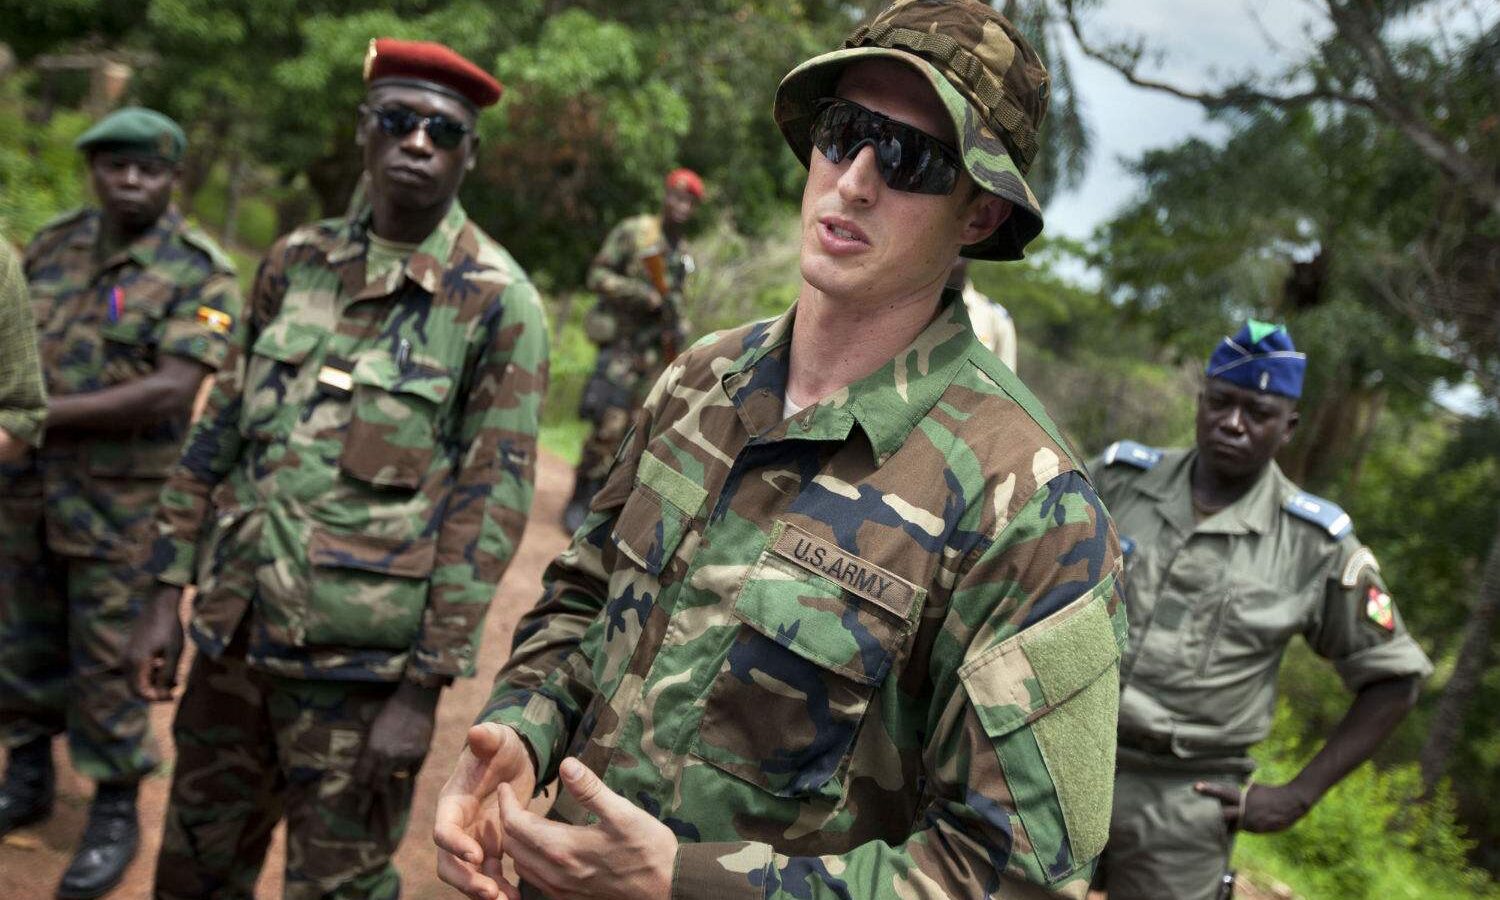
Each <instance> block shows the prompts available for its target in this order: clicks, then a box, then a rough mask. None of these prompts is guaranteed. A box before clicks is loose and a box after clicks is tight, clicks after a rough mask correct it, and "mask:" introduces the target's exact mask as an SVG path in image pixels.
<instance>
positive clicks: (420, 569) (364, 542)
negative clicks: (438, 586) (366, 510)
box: [307, 528, 437, 578]
mask: <svg viewBox="0 0 1500 900" xmlns="http://www.w3.org/2000/svg"><path fill="white" fill-rule="evenodd" d="M436 557H437V541H435V540H433V539H432V538H413V539H411V540H402V539H399V538H382V537H375V536H373V535H368V534H335V533H333V532H331V531H326V530H324V529H322V528H314V529H313V531H312V542H311V544H310V546H309V547H308V549H307V560H308V562H310V563H312V564H313V565H314V566H321V567H323V568H338V569H360V570H362V571H365V572H377V573H380V574H382V575H398V576H401V577H405V578H426V577H428V576H430V575H431V574H432V565H433V561H434V560H435V559H436Z"/></svg>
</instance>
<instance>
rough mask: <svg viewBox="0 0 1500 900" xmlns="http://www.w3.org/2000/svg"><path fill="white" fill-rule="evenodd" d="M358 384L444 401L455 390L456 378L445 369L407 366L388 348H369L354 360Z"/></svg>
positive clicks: (355, 376)
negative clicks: (397, 359) (386, 350)
mask: <svg viewBox="0 0 1500 900" xmlns="http://www.w3.org/2000/svg"><path fill="white" fill-rule="evenodd" d="M351 377H352V378H353V380H354V383H355V384H363V385H369V386H370V387H377V388H380V389H381V390H384V391H389V392H390V393H392V394H412V395H415V396H417V397H421V398H423V399H424V400H430V401H431V402H433V403H442V402H443V401H444V400H447V399H448V395H449V394H450V393H451V392H452V391H453V379H452V378H450V377H449V376H448V373H447V371H446V370H444V369H439V368H436V367H433V366H425V365H418V364H416V363H409V364H407V365H406V366H405V367H404V368H403V367H402V366H399V365H397V364H396V360H395V358H394V357H393V356H391V355H390V354H389V353H387V352H385V351H384V350H379V351H373V350H372V351H366V352H364V353H361V354H359V356H358V358H356V359H355V361H354V371H353V372H352V373H351Z"/></svg>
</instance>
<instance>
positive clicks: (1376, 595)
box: [1365, 584, 1396, 633]
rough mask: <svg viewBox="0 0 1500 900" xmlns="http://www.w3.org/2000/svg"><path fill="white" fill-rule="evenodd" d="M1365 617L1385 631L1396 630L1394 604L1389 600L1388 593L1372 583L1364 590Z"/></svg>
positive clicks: (1391, 631) (1392, 631)
mask: <svg viewBox="0 0 1500 900" xmlns="http://www.w3.org/2000/svg"><path fill="white" fill-rule="evenodd" d="M1365 618H1367V619H1369V620H1370V621H1371V622H1374V623H1375V624H1376V625H1377V626H1379V627H1380V628H1383V629H1385V630H1386V631H1387V632H1390V633H1394V632H1395V630H1396V604H1394V603H1392V602H1391V595H1390V594H1387V593H1386V592H1385V591H1382V590H1381V589H1380V588H1378V587H1376V586H1375V585H1373V584H1372V585H1370V589H1369V590H1368V591H1366V592H1365Z"/></svg>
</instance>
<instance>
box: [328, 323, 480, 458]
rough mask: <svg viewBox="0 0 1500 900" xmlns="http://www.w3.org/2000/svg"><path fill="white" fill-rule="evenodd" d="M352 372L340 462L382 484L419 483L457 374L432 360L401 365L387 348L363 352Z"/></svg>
mask: <svg viewBox="0 0 1500 900" xmlns="http://www.w3.org/2000/svg"><path fill="white" fill-rule="evenodd" d="M350 378H351V381H352V382H353V385H354V398H353V406H352V410H351V414H350V420H349V434H348V437H347V438H346V439H345V441H344V449H343V452H342V453H341V454H340V456H339V468H340V469H341V470H343V472H344V473H345V474H347V475H349V476H351V477H353V478H357V479H359V480H360V481H364V482H368V483H369V484H373V485H378V486H380V487H397V488H415V487H417V486H419V485H420V484H421V483H422V481H423V479H424V478H425V477H426V476H427V473H428V470H429V469H430V468H431V466H432V458H433V455H434V451H435V450H436V447H437V436H438V420H439V414H440V410H441V408H442V406H443V404H444V403H445V402H447V400H448V395H449V394H451V393H452V392H453V379H452V378H451V377H449V375H448V372H447V370H445V369H439V368H436V367H434V366H426V365H418V364H415V363H413V364H409V365H406V366H399V365H397V363H396V360H395V359H394V358H393V357H392V356H391V355H390V354H389V353H386V352H385V351H367V352H365V353H362V354H360V355H359V357H358V358H357V359H356V360H355V362H354V371H353V372H352V373H350Z"/></svg>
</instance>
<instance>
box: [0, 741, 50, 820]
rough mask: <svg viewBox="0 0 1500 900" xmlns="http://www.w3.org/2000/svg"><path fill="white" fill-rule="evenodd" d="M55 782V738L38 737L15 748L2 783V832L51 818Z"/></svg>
mask: <svg viewBox="0 0 1500 900" xmlns="http://www.w3.org/2000/svg"><path fill="white" fill-rule="evenodd" d="M55 781H56V778H55V777H54V775H53V772H52V738H50V737H44V738H37V739H36V740H34V741H31V742H30V743H27V744H22V745H21V746H19V747H16V748H15V749H13V750H11V751H10V764H9V765H8V766H6V769H5V782H4V783H3V784H0V835H5V834H9V833H10V832H12V831H15V830H16V829H17V828H20V827H22V826H24V825H30V824H31V823H33V822H40V821H41V820H43V819H45V818H47V816H48V815H50V814H51V812H52V794H53V786H54V783H55Z"/></svg>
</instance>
